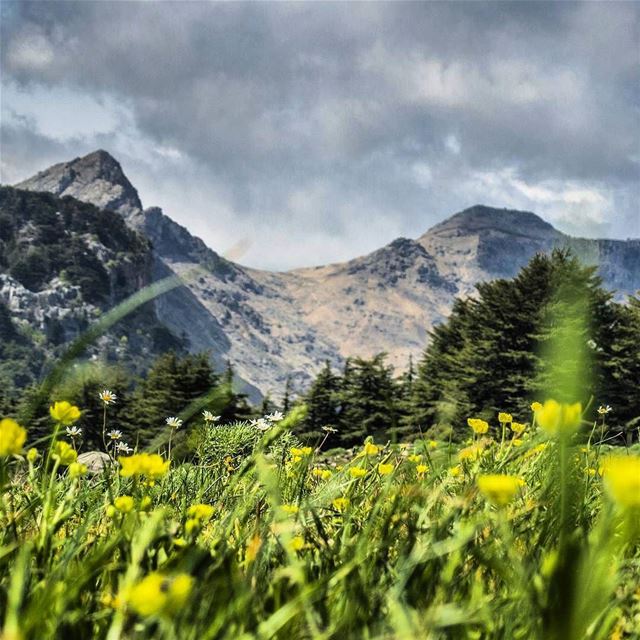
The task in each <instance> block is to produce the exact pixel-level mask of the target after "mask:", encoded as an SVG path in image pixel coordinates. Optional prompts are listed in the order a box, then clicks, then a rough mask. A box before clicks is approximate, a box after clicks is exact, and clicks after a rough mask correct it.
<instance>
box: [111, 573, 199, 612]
mask: <svg viewBox="0 0 640 640" xmlns="http://www.w3.org/2000/svg"><path fill="white" fill-rule="evenodd" d="M192 588H193V578H192V577H191V576H189V575H187V574H186V573H181V574H178V575H176V576H165V575H163V574H161V573H156V572H154V573H150V574H149V575H148V576H146V577H145V578H143V579H142V580H140V581H139V582H138V583H137V584H135V585H134V586H133V587H132V588H131V589H130V590H129V591H128V593H127V594H126V595H125V597H124V598H123V600H124V601H125V602H126V603H127V604H128V605H129V607H130V608H131V609H132V610H133V611H135V612H136V613H137V614H138V615H140V616H143V617H149V616H164V615H171V614H174V613H177V612H178V611H180V609H182V608H183V607H184V605H185V604H186V602H187V599H188V598H189V595H190V594H191V590H192Z"/></svg>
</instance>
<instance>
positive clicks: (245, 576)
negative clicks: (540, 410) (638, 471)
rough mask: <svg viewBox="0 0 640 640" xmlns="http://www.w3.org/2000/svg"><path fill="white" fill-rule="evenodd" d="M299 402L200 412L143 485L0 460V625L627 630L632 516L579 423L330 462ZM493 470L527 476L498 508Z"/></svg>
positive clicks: (183, 639)
mask: <svg viewBox="0 0 640 640" xmlns="http://www.w3.org/2000/svg"><path fill="white" fill-rule="evenodd" d="M294 418H295V417H294ZM294 418H291V419H285V421H284V422H283V423H280V424H279V425H277V426H274V427H273V428H272V429H270V430H269V431H266V432H264V433H262V432H259V431H256V429H252V428H250V427H249V426H247V425H235V426H229V427H212V428H205V426H204V424H203V425H202V426H201V428H200V431H201V433H200V435H201V437H200V438H199V442H200V447H199V453H198V455H196V456H195V457H194V458H193V459H192V460H191V461H190V462H188V463H184V464H181V465H174V466H172V467H171V468H170V470H169V471H168V472H167V473H166V474H164V475H162V476H161V477H159V478H158V479H157V481H156V482H155V484H154V485H153V486H145V483H144V482H143V480H144V478H135V477H134V478H131V477H123V476H121V475H120V473H119V470H120V468H121V467H120V465H119V464H118V463H117V462H114V463H113V464H112V465H111V466H110V467H108V468H107V469H105V471H104V473H101V474H98V475H94V476H90V475H86V476H81V477H76V478H72V477H71V474H70V473H69V468H68V467H66V466H64V465H59V464H57V462H56V461H55V460H53V459H52V460H50V461H49V465H48V466H47V465H46V460H47V457H48V456H47V454H46V452H40V453H41V455H40V457H39V458H38V459H37V460H36V461H35V462H29V461H28V460H27V459H26V457H25V456H24V455H13V456H11V457H4V458H0V464H1V466H2V474H1V478H2V494H3V500H2V514H1V519H2V544H1V547H0V612H1V614H2V621H3V625H4V635H3V636H2V637H3V638H5V639H6V640H8V639H16V638H23V639H25V640H27V639H34V640H36V639H37V640H42V639H46V638H61V639H62V638H64V639H65V640H67V639H73V638H82V639H86V638H109V639H115V638H132V639H133V638H179V639H180V640H202V639H206V638H230V639H231V638H233V639H239V638H286V639H287V640H293V639H297V638H318V639H319V638H327V639H328V638H336V639H338V638H378V639H382V638H385V639H389V638H403V639H407V640H408V639H413V638H465V639H466V638H505V639H506V638H522V639H530V638H541V639H545V640H546V639H554V638H555V639H557V640H560V639H562V640H572V639H576V640H577V639H578V638H594V639H599V638H610V637H611V638H637V637H638V633H637V628H638V626H637V624H638V620H639V619H640V590H639V589H638V584H639V583H640V548H639V545H638V542H639V539H640V538H639V536H638V532H639V530H640V525H639V521H638V520H639V512H638V508H637V507H628V506H627V507H625V506H624V505H623V504H621V503H619V501H618V502H616V500H613V499H611V495H613V497H614V498H615V497H616V496H617V497H618V498H619V495H618V494H616V493H615V492H614V493H613V494H612V493H611V492H609V493H607V492H605V490H604V488H603V480H602V478H601V477H600V473H599V471H600V470H601V467H602V465H603V460H604V456H605V454H606V453H607V452H608V449H607V448H606V447H601V446H599V445H598V444H595V445H594V444H588V445H587V444H585V439H586V436H588V430H587V432H586V434H585V437H582V436H581V434H577V435H575V436H573V437H572V438H570V437H565V438H561V439H559V440H558V439H547V438H546V437H545V435H544V433H542V432H538V431H535V430H532V429H531V428H529V429H528V430H527V432H525V436H524V438H523V443H522V445H520V446H513V444H512V442H511V437H510V435H509V436H508V437H507V439H506V440H505V443H504V444H503V445H501V443H500V441H501V437H500V436H498V438H497V440H496V441H493V440H484V441H482V452H481V453H480V455H479V456H478V457H477V458H476V459H473V457H474V456H473V455H472V456H467V459H465V460H462V461H460V460H459V459H458V457H459V456H458V453H459V452H458V450H456V449H455V448H454V447H453V446H451V445H450V444H448V443H442V442H440V443H437V445H436V446H435V447H434V446H433V445H430V444H429V443H428V442H427V441H424V440H418V441H416V442H415V443H412V445H411V446H409V447H407V446H393V447H392V446H390V445H387V446H380V448H379V450H378V451H377V452H373V451H372V453H371V455H362V453H363V449H362V448H361V447H360V448H358V450H356V451H353V452H346V453H344V452H343V453H342V454H341V455H340V458H339V459H336V458H333V457H331V456H329V457H327V456H325V455H322V456H321V455H319V454H317V453H316V452H315V451H311V452H309V451H307V450H304V449H302V452H301V447H300V445H298V443H297V442H296V440H295V438H294V437H293V436H292V435H291V434H290V433H289V431H288V428H289V427H290V426H291V422H292V421H293V420H294ZM523 418H525V419H526V417H523ZM52 428H53V426H52ZM62 432H63V431H62ZM470 436H471V432H470ZM542 443H547V446H546V448H544V450H541V449H542V447H539V448H538V449H536V447H537V446H538V445H539V444H542ZM291 449H293V453H292V451H291ZM370 449H371V448H370ZM618 453H620V454H623V455H628V456H631V457H632V459H633V460H637V459H638V458H637V455H638V452H637V451H635V453H634V451H633V450H624V449H623V450H622V451H619V452H618ZM410 456H422V458H421V459H420V460H418V459H417V458H412V457H410ZM462 457H463V458H464V457H465V456H464V454H463V456H462ZM380 463H383V464H391V465H393V471H392V472H391V473H390V474H388V475H380V473H379V471H378V468H379V467H378V465H379V464H380ZM418 465H425V466H427V467H428V470H427V471H424V470H423V473H418ZM355 466H357V467H362V468H364V469H366V472H367V473H366V475H365V476H364V477H362V478H353V477H352V475H351V472H350V469H351V468H353V467H355ZM452 468H457V471H454V472H452ZM316 469H321V470H325V471H327V470H328V471H330V472H331V473H330V475H329V474H327V473H325V474H324V475H322V474H321V473H320V472H319V471H318V472H316V471H314V470H316ZM382 469H383V470H384V469H385V467H382ZM456 473H457V475H455V474H456ZM489 473H491V474H508V475H513V476H517V477H518V478H521V479H522V480H523V481H524V486H523V487H522V488H521V490H519V491H518V493H517V495H516V496H515V497H513V499H512V500H510V501H509V502H508V504H506V505H505V506H495V505H494V504H492V503H491V502H490V501H489V500H488V499H487V497H486V496H485V495H483V494H482V493H480V492H479V490H478V485H477V480H478V477H480V476H482V475H484V474H489ZM623 480H624V479H623ZM628 480H629V482H630V486H631V487H632V488H633V479H628ZM623 484H624V483H623ZM119 496H131V497H132V498H133V504H134V508H133V509H132V510H131V511H129V512H127V513H122V512H120V511H118V510H117V509H116V508H114V506H113V505H114V504H117V505H121V506H122V501H117V497H119ZM343 499H346V500H343ZM149 501H150V503H149ZM125 502H126V501H125ZM146 503H149V504H146ZM199 503H204V504H207V505H212V506H213V507H214V511H213V515H212V516H211V517H210V518H206V517H204V518H201V519H198V518H194V517H192V516H190V515H189V513H188V510H189V507H190V506H191V505H194V504H199ZM125 506H126V505H125ZM157 572H159V573H160V574H162V576H165V577H166V579H165V578H160V579H159V580H160V582H159V583H158V584H159V586H158V584H155V583H153V579H154V576H155V575H156V573H157ZM149 575H151V576H152V578H151V579H149V580H147V581H146V582H142V585H141V581H143V580H144V578H145V577H146V576H149ZM177 576H182V577H181V578H178V579H177V580H176V577H177ZM185 576H188V577H185ZM181 580H182V582H181ZM140 585H141V586H140ZM141 602H142V604H141ZM145 605H148V606H149V607H150V608H151V609H153V611H152V613H151V614H150V615H147V613H148V612H145V611H142V609H144V608H145Z"/></svg>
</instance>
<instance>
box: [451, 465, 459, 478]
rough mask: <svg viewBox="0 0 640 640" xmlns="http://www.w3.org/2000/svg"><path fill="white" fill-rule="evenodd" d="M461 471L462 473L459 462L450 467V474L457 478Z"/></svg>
mask: <svg viewBox="0 0 640 640" xmlns="http://www.w3.org/2000/svg"><path fill="white" fill-rule="evenodd" d="M461 473H462V467H461V466H460V465H459V464H457V465H456V466H455V467H450V468H449V475H450V476H451V477H452V478H457V477H458V476H459V475H460V474H461Z"/></svg>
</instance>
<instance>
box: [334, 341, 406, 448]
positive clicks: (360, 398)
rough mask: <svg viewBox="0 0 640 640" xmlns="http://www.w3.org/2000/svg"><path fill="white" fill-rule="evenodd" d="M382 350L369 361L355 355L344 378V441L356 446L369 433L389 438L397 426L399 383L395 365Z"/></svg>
mask: <svg viewBox="0 0 640 640" xmlns="http://www.w3.org/2000/svg"><path fill="white" fill-rule="evenodd" d="M385 357H386V355H385V354H384V353H380V354H378V355H377V356H375V357H373V358H371V359H370V360H366V359H364V358H355V359H353V360H352V362H351V363H350V364H351V366H350V367H349V370H348V373H347V375H346V376H345V377H344V379H343V381H342V387H341V391H340V398H341V401H342V403H343V406H342V410H341V414H340V422H341V425H340V426H341V429H340V433H339V436H340V441H341V443H342V445H343V446H352V445H355V444H356V443H358V442H362V440H363V439H364V438H365V437H366V436H373V437H374V438H377V439H386V438H387V437H388V434H389V433H393V431H394V429H395V428H396V427H397V424H398V423H397V417H398V415H397V413H398V412H397V398H396V386H395V382H394V380H393V368H392V367H390V366H389V365H387V364H386V362H385Z"/></svg>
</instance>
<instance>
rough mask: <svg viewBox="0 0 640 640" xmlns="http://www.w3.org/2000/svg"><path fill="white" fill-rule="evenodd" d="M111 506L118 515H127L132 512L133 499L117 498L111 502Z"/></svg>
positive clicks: (129, 497)
mask: <svg viewBox="0 0 640 640" xmlns="http://www.w3.org/2000/svg"><path fill="white" fill-rule="evenodd" d="M113 506H114V507H115V508H116V509H117V510H118V511H119V512H120V513H129V512H130V511H133V498H132V497H131V496H118V497H117V498H116V499H115V500H114V501H113Z"/></svg>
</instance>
